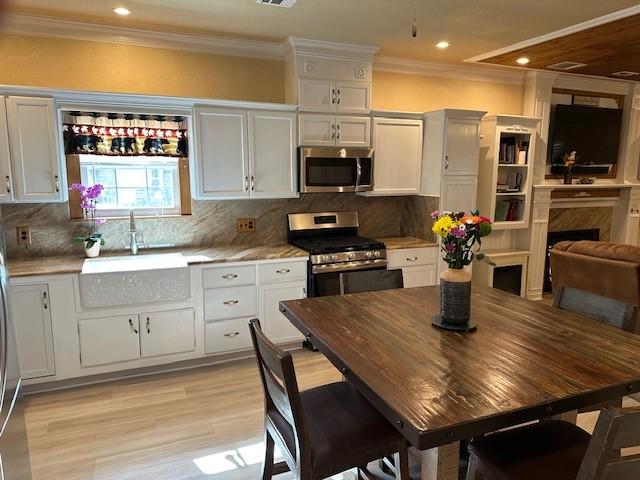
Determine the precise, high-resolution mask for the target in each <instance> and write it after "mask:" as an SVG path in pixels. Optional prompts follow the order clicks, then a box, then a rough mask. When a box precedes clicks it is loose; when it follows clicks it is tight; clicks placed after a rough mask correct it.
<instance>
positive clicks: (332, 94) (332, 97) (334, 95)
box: [331, 88, 336, 104]
mask: <svg viewBox="0 0 640 480" xmlns="http://www.w3.org/2000/svg"><path fill="white" fill-rule="evenodd" d="M334 103H336V89H335V88H332V89H331V104H334Z"/></svg>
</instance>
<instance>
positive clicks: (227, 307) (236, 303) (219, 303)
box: [204, 285, 257, 320]
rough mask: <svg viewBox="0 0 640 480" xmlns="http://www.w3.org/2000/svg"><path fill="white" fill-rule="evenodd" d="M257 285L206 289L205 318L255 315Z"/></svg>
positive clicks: (215, 318) (216, 318) (217, 318)
mask: <svg viewBox="0 0 640 480" xmlns="http://www.w3.org/2000/svg"><path fill="white" fill-rule="evenodd" d="M256 296H257V291H256V287H254V286H252V285H248V286H245V287H228V288H216V289H209V290H205V291H204V318H205V320H220V319H224V318H236V317H255V316H256V313H257V309H256Z"/></svg>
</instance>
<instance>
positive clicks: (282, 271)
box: [276, 268, 291, 275]
mask: <svg viewBox="0 0 640 480" xmlns="http://www.w3.org/2000/svg"><path fill="white" fill-rule="evenodd" d="M290 271H291V270H289V269H288V268H281V269H280V270H276V273H279V274H280V275H286V274H287V273H289V272H290Z"/></svg>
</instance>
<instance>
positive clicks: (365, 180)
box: [300, 147, 373, 193]
mask: <svg viewBox="0 0 640 480" xmlns="http://www.w3.org/2000/svg"><path fill="white" fill-rule="evenodd" d="M372 189H373V151H372V150H370V149H362V148H352V149H345V148H341V149H337V148H330V147H324V148H322V147H315V148H307V147H302V148H301V149H300V192H302V193H317V192H364V191H369V190H372Z"/></svg>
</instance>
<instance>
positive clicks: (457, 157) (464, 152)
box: [444, 117, 480, 176]
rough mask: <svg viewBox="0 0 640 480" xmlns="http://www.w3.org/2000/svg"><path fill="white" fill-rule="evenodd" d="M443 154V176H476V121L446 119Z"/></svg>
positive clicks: (477, 153) (477, 127)
mask: <svg viewBox="0 0 640 480" xmlns="http://www.w3.org/2000/svg"><path fill="white" fill-rule="evenodd" d="M444 154H445V158H444V175H474V176H475V175H477V174H478V159H479V155H480V124H479V122H478V120H475V119H468V118H456V117H451V118H448V119H447V124H446V131H445V153H444Z"/></svg>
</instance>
